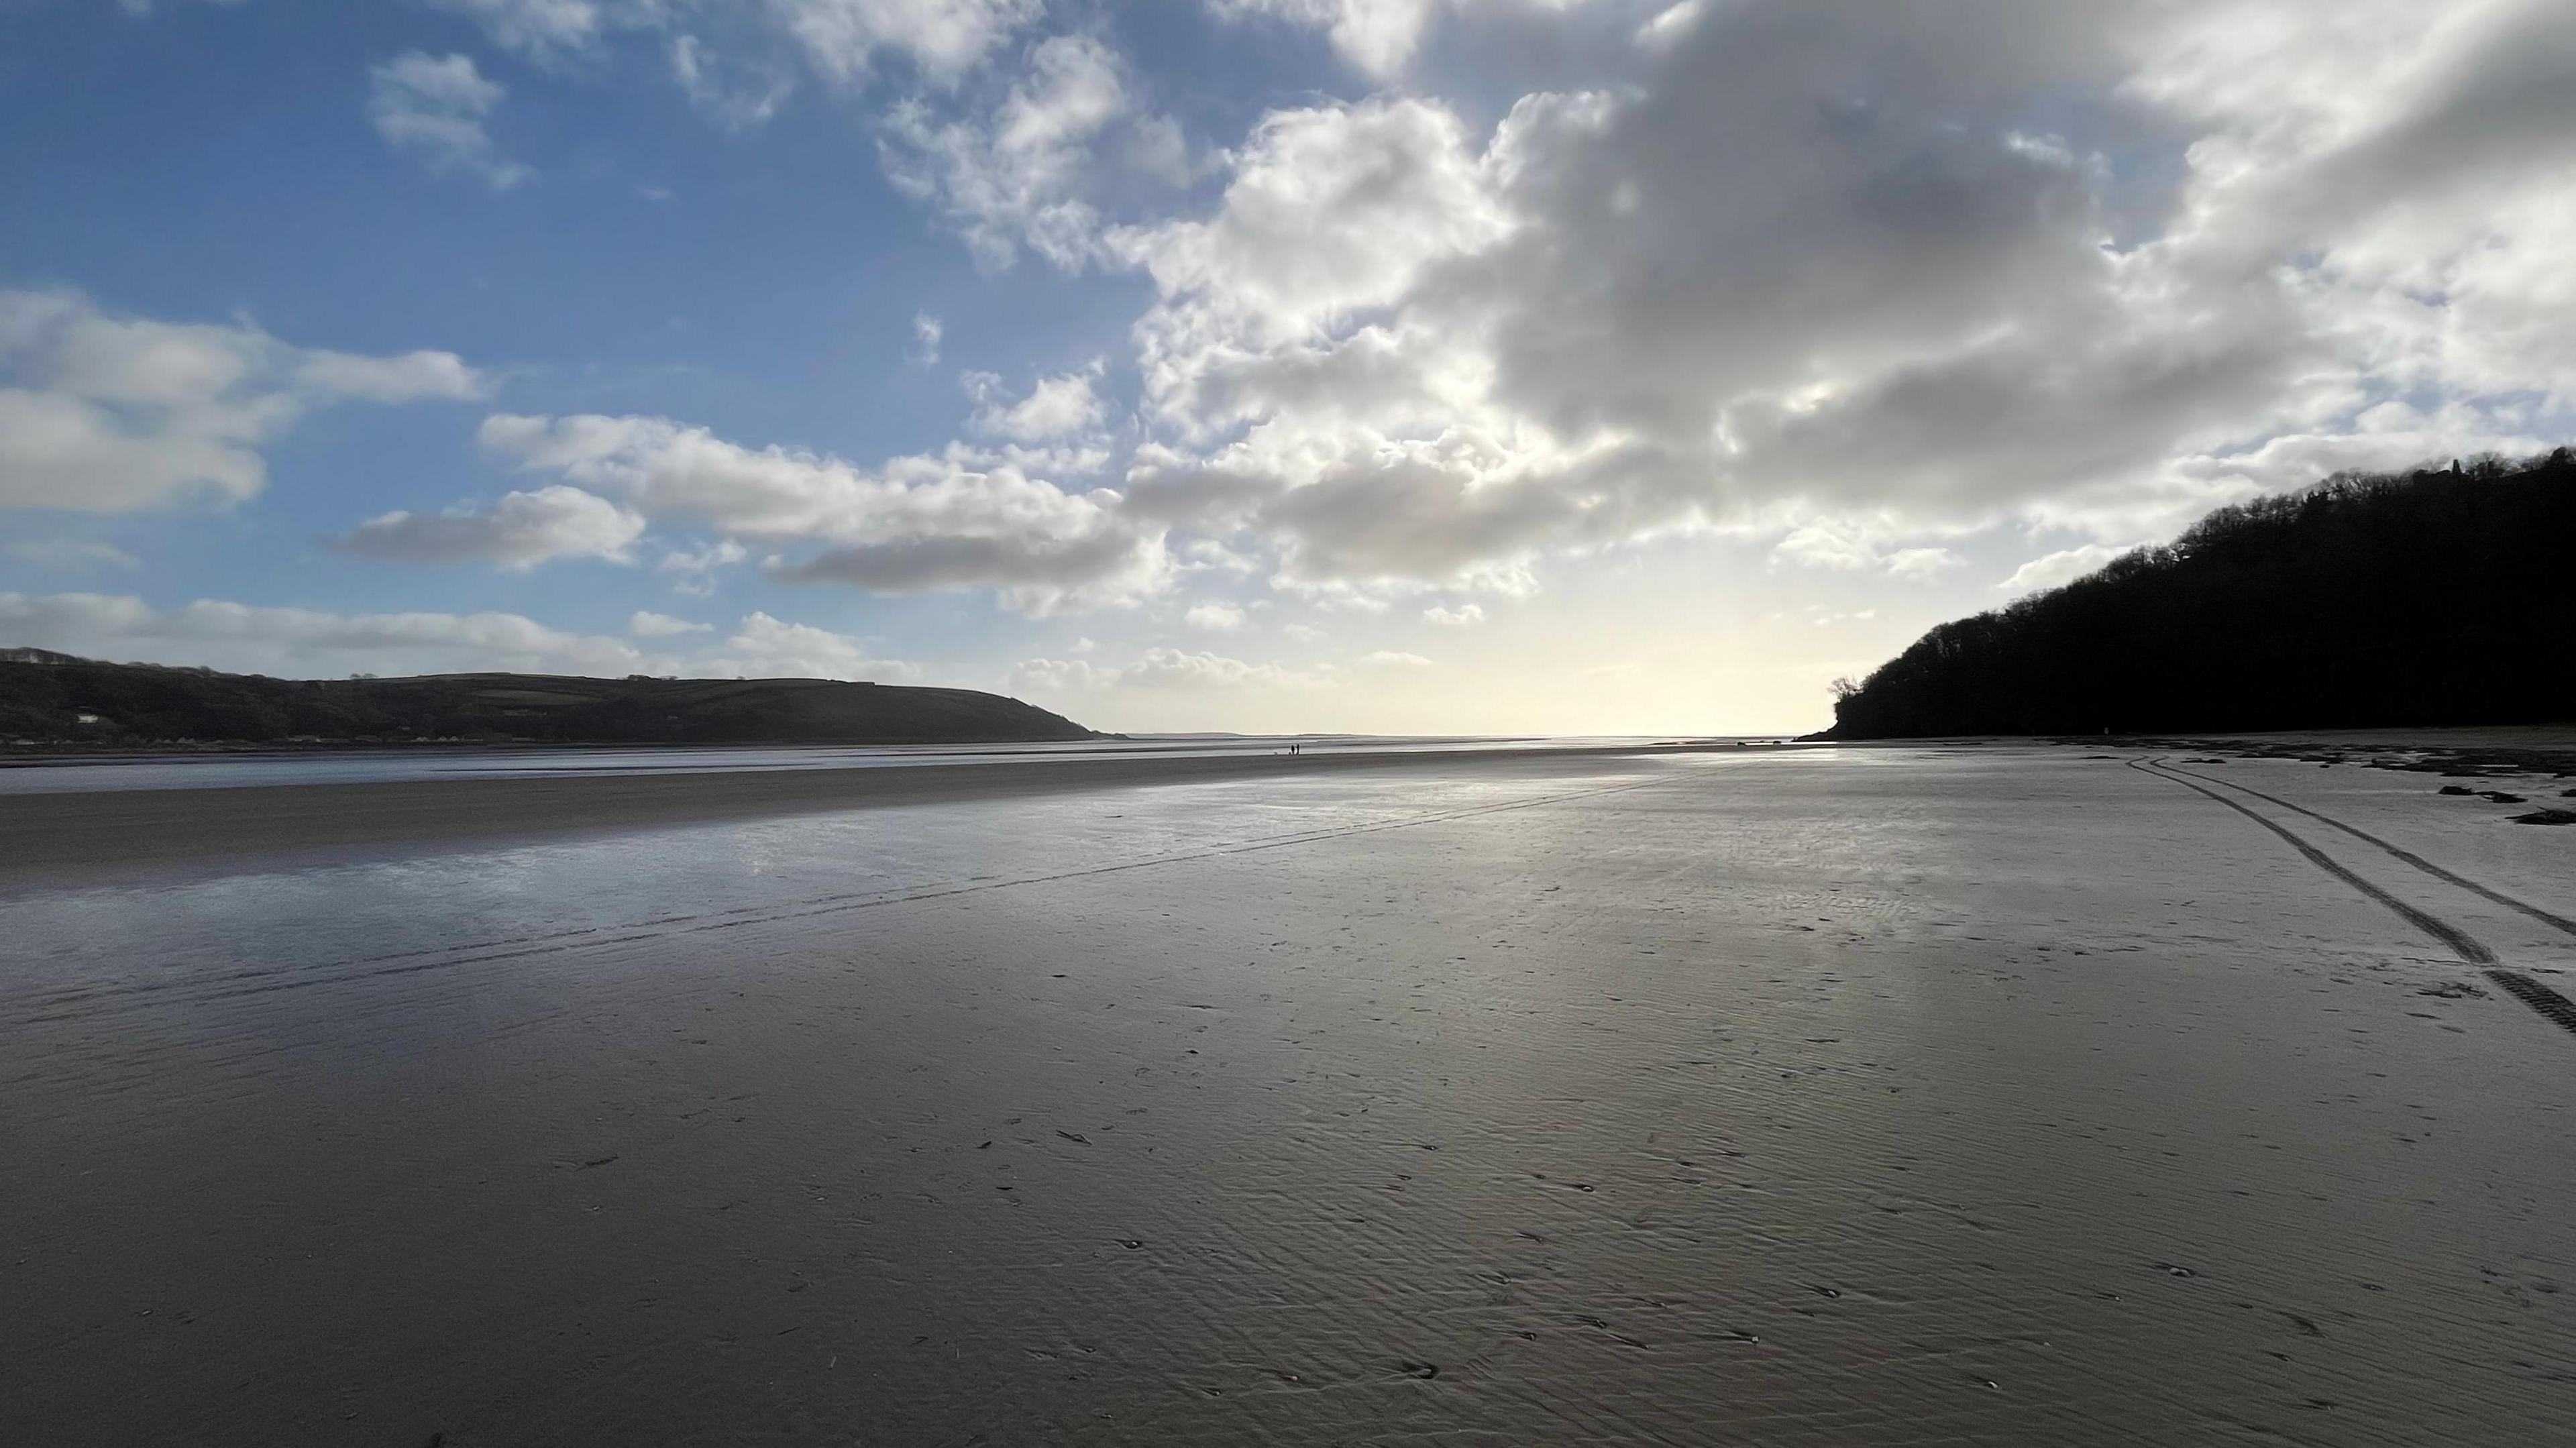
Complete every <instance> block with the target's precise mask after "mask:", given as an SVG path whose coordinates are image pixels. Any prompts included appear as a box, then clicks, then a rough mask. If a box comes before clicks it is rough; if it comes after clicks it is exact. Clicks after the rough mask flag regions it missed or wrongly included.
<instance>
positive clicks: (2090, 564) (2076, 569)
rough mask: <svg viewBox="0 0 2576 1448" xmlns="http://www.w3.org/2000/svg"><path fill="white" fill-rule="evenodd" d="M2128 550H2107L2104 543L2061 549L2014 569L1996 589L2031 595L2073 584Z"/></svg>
mask: <svg viewBox="0 0 2576 1448" xmlns="http://www.w3.org/2000/svg"><path fill="white" fill-rule="evenodd" d="M2124 551H2126V550H2124V549H2119V548H2111V547H2107V546H2105V545H2103V544H2100V543H2086V544H2084V545H2082V546H2080V547H2076V548H2064V549H2060V550H2058V551H2057V552H2055V553H2048V554H2043V555H2041V556H2040V557H2037V558H2034V559H2032V560H2030V561H2029V562H2028V563H2025V564H2023V565H2022V566H2021V567H2019V568H2016V569H2014V570H2013V572H2012V577H2010V578H2007V579H2005V580H2004V581H2003V582H2001V583H1998V584H1996V585H1995V587H1997V588H1999V589H2002V590H2004V591H2006V592H2009V593H2030V592H2033V591H2035V590H2038V589H2042V588H2055V587H2057V586H2058V585H2059V584H2061V583H2072V582H2074V581H2075V580H2076V579H2079V578H2081V577H2083V576H2084V575H2085V574H2087V573H2091V572H2093V571H2094V570H2095V569H2097V568H2100V567H2101V566H2102V565H2103V564H2105V563H2108V562H2110V561H2111V560H2112V559H2114V558H2117V557H2119V556H2120V555H2121V553H2122V552H2124Z"/></svg>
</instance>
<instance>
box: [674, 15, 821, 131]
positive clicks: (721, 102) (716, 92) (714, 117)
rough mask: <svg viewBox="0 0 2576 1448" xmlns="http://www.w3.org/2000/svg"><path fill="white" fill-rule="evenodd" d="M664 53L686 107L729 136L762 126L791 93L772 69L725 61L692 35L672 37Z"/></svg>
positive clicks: (792, 85)
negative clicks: (695, 109)
mask: <svg viewBox="0 0 2576 1448" xmlns="http://www.w3.org/2000/svg"><path fill="white" fill-rule="evenodd" d="M669 54H670V62H671V79H672V80H674V81H676V82H677V83H678V84H679V87H680V91H681V93H682V94H684V95H686V96H687V97H688V98H689V104H691V105H693V106H696V107H697V108H698V113H699V114H701V115H703V116H705V117H706V118H707V119H709V120H711V121H713V122H715V123H716V124H717V125H719V126H721V127H723V128H724V129H726V130H729V131H747V130H751V129H753V128H754V127H757V126H761V125H765V124H767V123H768V121H769V119H770V118H771V117H772V116H775V115H777V114H778V108H779V107H780V106H782V105H785V104H786V103H787V98H788V96H790V95H792V94H794V92H795V89H796V82H795V81H794V79H793V78H791V77H790V76H788V75H787V74H785V73H784V72H782V71H780V70H778V69H777V68H775V67H772V66H765V65H759V64H746V63H743V62H739V61H733V60H729V59H728V58H726V57H725V56H723V55H722V54H720V53H718V52H717V51H716V50H715V49H714V48H713V47H711V46H709V45H708V44H707V43H706V42H704V41H702V40H700V39H699V38H698V37H697V36H695V35H688V34H681V35H674V36H672V37H671V44H670V51H669Z"/></svg>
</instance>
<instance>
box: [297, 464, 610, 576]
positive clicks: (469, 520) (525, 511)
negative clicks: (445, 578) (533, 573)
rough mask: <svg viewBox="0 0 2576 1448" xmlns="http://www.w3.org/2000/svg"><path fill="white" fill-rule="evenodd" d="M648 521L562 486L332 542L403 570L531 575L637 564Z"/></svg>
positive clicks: (366, 528)
mask: <svg viewBox="0 0 2576 1448" xmlns="http://www.w3.org/2000/svg"><path fill="white" fill-rule="evenodd" d="M643 535H644V520H643V518H641V517H640V516H638V515H636V514H634V513H631V512H628V511H627V510H626V509H624V508H621V507H619V506H617V505H616V504H615V503H612V502H610V501H608V500H607V499H606V498H601V497H597V496H594V495H592V494H590V493H585V492H583V491H582V490H581V489H579V488H571V487H565V486H563V485H561V484H557V485H555V486H553V487H546V488H539V489H537V490H535V491H534V492H525V493H511V494H509V495H507V496H505V497H503V498H502V499H501V500H500V501H499V502H497V503H495V504H493V505H492V506H491V507H490V508H488V509H475V508H450V509H448V510H447V511H445V512H443V513H409V512H393V513H387V514H384V515H383V516H381V517H377V518H370V519H368V520H367V521H366V522H364V523H361V524H359V525H358V526H357V527H356V528H354V529H351V530H350V531H349V532H347V533H344V534H342V535H340V536H339V537H338V538H336V539H334V540H332V541H333V543H334V544H335V545H336V546H338V547H340V548H341V549H344V550H346V551H347V552H351V553H355V554H359V555H361V556H364V557H368V558H382V559H386V560H388V561H391V562H396V563H468V562H473V563H490V564H494V565H497V566H499V567H502V568H507V569H512V570H516V571H525V570H527V569H530V568H534V567H535V566H537V565H538V564H540V563H544V562H547V561H549V560H552V559H557V558H604V559H607V560H608V561H610V562H612V563H626V562H630V561H632V556H631V550H632V549H633V547H634V544H635V540H636V539H638V538H640V537H642V536H643Z"/></svg>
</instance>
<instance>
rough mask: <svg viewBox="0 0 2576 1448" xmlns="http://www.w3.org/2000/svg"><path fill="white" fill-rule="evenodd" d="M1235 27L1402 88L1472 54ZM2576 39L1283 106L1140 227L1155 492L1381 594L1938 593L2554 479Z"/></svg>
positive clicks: (2309, 23) (2441, 36) (2574, 189)
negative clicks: (2499, 480) (1758, 562)
mask: <svg viewBox="0 0 2576 1448" xmlns="http://www.w3.org/2000/svg"><path fill="white" fill-rule="evenodd" d="M1220 8H1223V9H1226V10H1229V11H1231V12H1234V13H1238V14H1239V13H1243V12H1248V11H1255V10H1258V11H1264V12H1268V13H1270V14H1273V15H1274V16H1282V17H1285V18H1288V19H1292V20H1299V21H1302V22H1304V23H1310V24H1316V25H1320V26H1324V27H1326V28H1329V29H1331V30H1332V31H1333V33H1334V36H1335V39H1336V43H1337V44H1340V45H1342V46H1343V48H1344V49H1345V52H1346V53H1348V54H1351V55H1353V57H1354V58H1355V59H1360V58H1362V57H1363V56H1364V55H1374V56H1376V57H1377V59H1376V60H1375V61H1372V62H1369V63H1370V64H1371V65H1373V67H1374V68H1376V69H1378V70H1380V71H1383V70H1385V69H1387V68H1389V67H1391V66H1395V65H1401V64H1403V63H1404V57H1405V56H1407V55H1410V54H1412V53H1413V52H1414V51H1416V50H1417V49H1419V48H1420V47H1424V46H1436V45H1437V44H1439V43H1440V41H1441V38H1442V37H1443V36H1444V35H1446V34H1447V27H1448V25H1449V24H1450V22H1449V21H1443V22H1441V24H1440V25H1439V26H1433V25H1431V24H1430V22H1429V20H1428V19H1427V18H1426V17H1429V16H1431V15H1433V14H1435V13H1437V12H1436V11H1435V10H1434V8H1433V7H1430V6H1419V5H1418V6H1393V7H1371V6H1366V5H1361V4H1357V3H1344V0H1232V3H1229V4H1226V5H1224V6H1221V7H1220ZM1521 8H1523V9H1528V8H1530V7H1521ZM1464 13H1465V12H1463V11H1462V12H1460V17H1459V18H1458V21H1457V23H1462V24H1463V23H1465V21H1464V19H1463V16H1464ZM2563 19H2564V17H2563V16H2560V15H2557V14H2556V13H2555V7H2554V6H2552V5H2550V4H2547V3H2543V0H2478V3H2473V4H2464V5H2459V6H2431V7H2428V6H2420V5H2410V4H2405V3H2399V0H2379V3H2361V4H2355V5H2350V6H2338V7H2335V8H2334V13H2333V15H2332V16H2331V17H2324V16H2321V15H2320V14H2319V13H2318V12H2316V11H2315V10H2314V9H2313V8H2312V7H2305V6H2300V5H2296V4H2290V3H2282V0H2188V3H2182V4H2176V5H2171V6H2156V7H2130V8H2127V9H2123V10H2119V11H2116V12H2103V11H2099V10H2097V9H2087V8H2084V7H2068V6H2062V5H2054V4H2048V3H2042V0H1967V3H1963V4H1961V5H1958V6H1951V7H1943V8H1942V9H1941V10H1940V12H1939V13H1938V14H1937V15H1936V14H1934V13H1932V12H1916V11H1909V10H1905V9H1902V8H1899V9H1896V10H1890V9H1889V8H1888V7H1885V6H1882V5H1876V4H1868V3H1861V0H1733V3H1729V4H1725V5H1715V4H1690V5H1684V6H1676V7H1673V8H1671V9H1669V10H1666V11H1664V12H1662V13H1661V14H1660V15H1656V16H1653V17H1651V18H1650V19H1649V20H1647V21H1646V22H1645V24H1644V28H1643V30H1642V31H1636V30H1633V29H1632V34H1633V35H1634V37H1635V38H1634V40H1632V42H1631V43H1629V44H1628V45H1627V46H1626V47H1625V53H1626V57H1627V58H1626V59H1625V60H1624V61H1621V62H1619V63H1618V64H1617V65H1611V64H1609V62H1607V61H1603V60H1601V55H1602V54H1603V53H1600V52H1587V55H1590V56H1592V58H1593V61H1597V62H1600V64H1599V65H1598V66H1596V67H1595V69H1594V70H1593V71H1591V72H1588V73H1586V74H1584V75H1583V76H1582V77H1581V79H1579V80H1577V81H1576V82H1575V83H1574V84H1571V85H1568V86H1567V87H1565V88H1563V89H1556V90H1549V89H1534V90H1532V91H1531V92H1530V93H1529V94H1527V95H1525V96H1523V97H1522V98H1521V99H1520V100H1519V102H1518V103H1517V104H1515V105H1513V106H1512V107H1511V108H1510V109H1509V111H1508V113H1507V114H1506V115H1505V116H1504V118H1503V119H1502V120H1501V121H1500V123H1499V124H1497V125H1495V126H1494V127H1493V128H1492V130H1491V131H1490V132H1487V133H1484V134H1478V133H1476V132H1475V131H1474V130H1472V129H1471V128H1470V127H1469V126H1468V125H1467V123H1466V122H1465V121H1464V120H1463V119H1461V114H1460V111H1459V110H1458V109H1457V108H1453V107H1451V106H1449V105H1447V104H1445V103H1444V102H1443V101H1442V100H1441V99H1439V98H1438V96H1437V95H1436V94H1415V95H1410V96H1404V97H1399V98H1381V99H1377V100H1372V101H1368V102H1363V103H1358V104H1347V105H1346V104H1321V105H1308V106H1303V107H1300V108H1296V109H1292V110H1284V111H1280V112H1277V113H1274V114H1272V115H1270V116H1268V117H1266V118H1264V119H1263V120H1262V121H1261V122H1259V123H1258V124H1257V125H1256V126H1255V127H1254V128H1253V131H1252V133H1251V134H1250V135H1249V136H1248V137H1247V138H1246V140H1245V141H1244V143H1243V144H1242V145H1240V146H1238V147H1237V148H1235V149H1234V150H1233V151H1232V152H1231V153H1229V156H1228V171H1227V177H1226V186H1225V189H1224V191H1223V193H1222V195H1221V196H1220V197H1218V198H1217V200H1216V201H1215V203H1214V204H1213V205H1212V206H1211V207H1210V208H1209V209H1207V210H1206V211H1205V212H1203V213H1201V214H1198V215H1195V216H1187V217H1182V218H1178V219H1175V220H1172V221H1168V222H1165V223H1162V224H1159V225H1154V226H1146V227H1126V228H1113V229H1112V230H1111V232H1110V233H1109V240H1108V246H1109V249H1110V251H1111V252H1112V254H1113V255H1115V256H1116V257H1118V258H1119V259H1121V260H1123V261H1125V262H1127V263H1129V264H1131V265H1134V266H1136V267H1139V268H1141V269H1143V270H1144V271H1145V272H1146V274H1147V275H1148V277H1149V278H1150V279H1151V281H1152V282H1153V284H1154V286H1155V289H1156V300H1155V302H1154V303H1153V305H1152V307H1151V308H1150V310H1149V311H1148V312H1147V314H1146V315H1145V317H1144V318H1142V319H1141V320H1140V322H1139V324H1138V327H1137V335H1138V341H1139V361H1140V364H1141V366H1142V368H1143V375H1144V382H1145V410H1146V419H1147V421H1148V422H1149V423H1151V424H1153V425H1154V426H1155V427H1156V428H1157V429H1158V432H1159V437H1158V438H1157V439H1156V441H1155V442H1154V443H1153V444H1152V445H1150V446H1148V447H1145V448H1140V449H1139V450H1138V452H1137V455H1136V459H1135V461H1134V463H1133V464H1132V465H1131V466H1130V469H1129V475H1128V478H1127V483H1126V489H1125V491H1126V492H1127V494H1128V497H1129V499H1130V505H1131V506H1132V507H1134V508H1135V509H1137V510H1138V511H1139V513H1140V514H1142V513H1150V514H1151V515H1152V516H1155V517H1158V518H1162V519H1166V520H1168V521H1170V522H1171V523H1173V524H1174V525H1175V526H1178V527H1183V528H1187V529H1195V530H1201V531H1204V532H1207V533H1209V534H1210V535H1212V536H1220V537H1227V538H1230V539H1234V540H1236V541H1237V546H1247V547H1257V548H1259V549H1261V550H1263V551H1265V552H1267V553H1268V554H1269V555H1270V556H1271V557H1272V558H1273V559H1275V561H1276V564H1277V570H1278V571H1277V578H1276V581H1278V582H1279V583H1280V584H1281V586H1283V587H1287V588H1290V589H1291V590H1327V591H1333V590H1338V591H1340V592H1341V596H1344V597H1366V596H1372V595H1373V596H1376V597H1379V598H1381V599H1382V598H1384V597H1386V596H1388V595H1389V594H1390V593H1392V592H1395V591H1400V589H1401V588H1403V587H1405V586H1407V585H1422V586H1428V585H1434V584H1449V585H1457V584H1460V583H1462V582H1463V581H1464V580H1466V579H1467V578H1469V577H1471V576H1475V575H1477V574H1479V573H1480V572H1481V573H1482V574H1483V575H1484V576H1486V577H1493V578H1518V577H1522V576H1526V574H1527V573H1528V571H1529V570H1530V569H1532V568H1534V567H1535V566H1537V564H1538V562H1539V561H1540V560H1542V559H1544V558H1547V557H1550V556H1555V555H1562V554H1566V553H1580V552H1585V551H1589V550H1594V549H1598V548H1602V547H1608V546H1615V545H1618V544H1621V543H1626V542H1629V541H1632V540H1636V539H1640V538H1646V537H1652V536H1656V535H1658V534H1664V533H1671V532H1677V531H1696V530H1706V529H1713V528H1727V529H1733V530H1737V531H1742V530H1745V529H1747V528H1753V527H1757V526H1768V527H1771V528H1773V529H1775V530H1776V531H1778V532H1780V533H1782V534H1784V535H1786V536H1784V537H1783V538H1782V544H1781V551H1780V556H1781V557H1783V558H1784V559H1785V560H1789V561H1799V562H1805V563H1811V564H1818V565H1822V566H1828V567H1837V566H1840V567H1860V566H1865V567H1871V568H1882V569H1885V570H1887V571H1889V572H1891V573H1894V574H1896V575H1897V576H1900V577H1923V576H1928V575H1930V574H1933V573H1937V572H1940V571H1943V570H1946V569H1949V568H1952V567H1955V566H1957V560H1956V557H1955V555H1954V554H1952V553H1951V552H1949V551H1948V550H1946V549H1945V548H1943V547H1941V546H1939V540H1940V539H1943V538H1949V537H1955V536H1958V535H1960V534H1962V533H1964V532H1968V531H1974V530H1976V529H1979V528H1987V527H1992V526H1995V525H1998V524H2004V523H2012V522H2018V523H2022V524H2026V525H2040V526H2048V527H2056V528H2061V529H2072V530H2074V531H2076V532H2078V533H2079V534H2082V533H2090V534H2092V535H2093V537H2094V538H2095V539H2096V540H2097V541H2100V542H2105V543H2108V542H2114V541H2124V540H2127V539H2132V538H2135V537H2138V536H2142V531H2143V532H2147V533H2151V532H2154V531H2157V530H2160V529H2167V528H2170V527H2171V526H2174V525H2175V524H2177V523H2179V522H2180V521H2181V520H2184V519H2187V518H2188V517H2190V516H2191V515H2193V514H2194V513H2197V512H2199V511H2202V510H2205V509H2206V508H2208V507H2209V506H2212V505H2213V504H2216V503H2220V502H2225V501H2229V500H2231V499H2233V498H2236V497H2241V496H2245V495H2247V494H2249V493H2251V492H2256V491H2262V490H2266V489H2271V488H2276V487H2280V486H2285V485H2288V484H2293V483H2297V482H2303V481H2308V480H2311V479H2312V478H2313V477H2314V476H2316V472H2315V471H2313V469H2316V468H2317V467H2318V466H2319V465H2320V464H2323V463H2326V462H2329V461H2332V462H2333V463H2334V464H2335V465H2338V466H2342V465H2353V466H2395V465H2402V464H2404V463H2407V462H2410V461H2413V460H2415V459H2417V458H2420V457H2423V456H2425V455H2426V454H2427V453H2428V452H2430V453H2431V454H2432V455H2434V456H2441V455H2444V454H2445V453H2469V452H2476V451H2480V450H2483V449H2487V448H2495V449H2501V450H2512V449H2514V448H2516V447H2520V446H2527V445H2540V444H2545V443H2547V442H2548V441H2550V440H2551V434H2552V433H2553V432H2555V433H2558V434H2560V435H2562V436H2563V434H2564V432H2565V431H2566V430H2567V429H2568V428H2569V426H2570V425H2571V413H2576V352H2571V351H2570V350H2569V349H2567V348H2566V347H2565V346H2564V345H2563V338H2564V337H2565V335H2567V330H2568V327H2569V325H2570V323H2571V322H2576V287H2571V286H2570V285H2569V284H2568V282H2567V280H2566V278H2567V277H2568V276H2570V275H2571V274H2576V269H2571V267H2570V265H2569V263H2570V261H2571V260H2572V259H2576V257H2571V253H2570V250H2569V243H2568V241H2567V238H2568V237H2569V236H2571V235H2576V227H2571V223H2576V162H2571V161H2570V160H2569V159H2568V158H2569V157H2571V156H2576V110H2571V108H2569V107H2568V106H2567V105H2566V103H2565V97H2566V96H2567V95H2569V94H2576V49H2571V48H2570V47H2569V46H2568V45H2566V44H2565V43H2564V41H2565V28H2564V24H2563ZM1569 23H1571V22H1569ZM1628 23H1629V24H1630V25H1631V27H1634V26H1635V25H1636V24H1637V23H1638V22H1637V21H1635V20H1633V19H1632V20H1630V21H1629V22H1628ZM1369 25H1382V26H1383V27H1384V29H1383V30H1382V32H1380V33H1381V34H1383V35H1384V36H1387V37H1393V38H1392V39H1390V40H1387V41H1386V42H1384V43H1382V44H1377V45H1376V46H1375V47H1374V48H1373V49H1372V47H1371V45H1369V44H1364V43H1363V42H1362V40H1361V38H1360V37H1361V36H1362V34H1363V31H1364V30H1365V27H1367V26H1369ZM1591 63H1592V62H1591V61H1588V62H1587V64H1591ZM1605 68H1606V69H1605ZM1433 69H1435V70H1436V68H1433ZM1415 73H1424V72H1423V71H1421V70H1417V71H1416V72H1415ZM2392 408H2394V409H2397V410H2399V411H2400V412H2403V413H2407V414H2410V415H2407V416H2401V417H2398V418H2396V419H2394V420H2392V419H2391V418H2389V417H2388V416H2387V414H2388V412H2389V411H2390V410H2391V409H2392ZM1783 517H1786V518H1793V519H1797V520H1800V521H1799V522H1798V523H1797V524H1795V525H1789V524H1781V523H1777V522H1773V523H1768V524H1765V523H1764V522H1763V520H1765V519H1775V520H1776V519H1779V518H1783ZM1855 529H1865V530H1867V531H1868V533H1869V537H1868V538H1867V539H1866V540H1865V541H1866V546H1856V545H1855V543H1854V539H1853V538H1852V537H1851V536H1850V535H1851V534H1852V533H1853V531H1854V530H1855ZM1927 540H1928V541H1927ZM1319 596H1321V595H1319Z"/></svg>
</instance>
